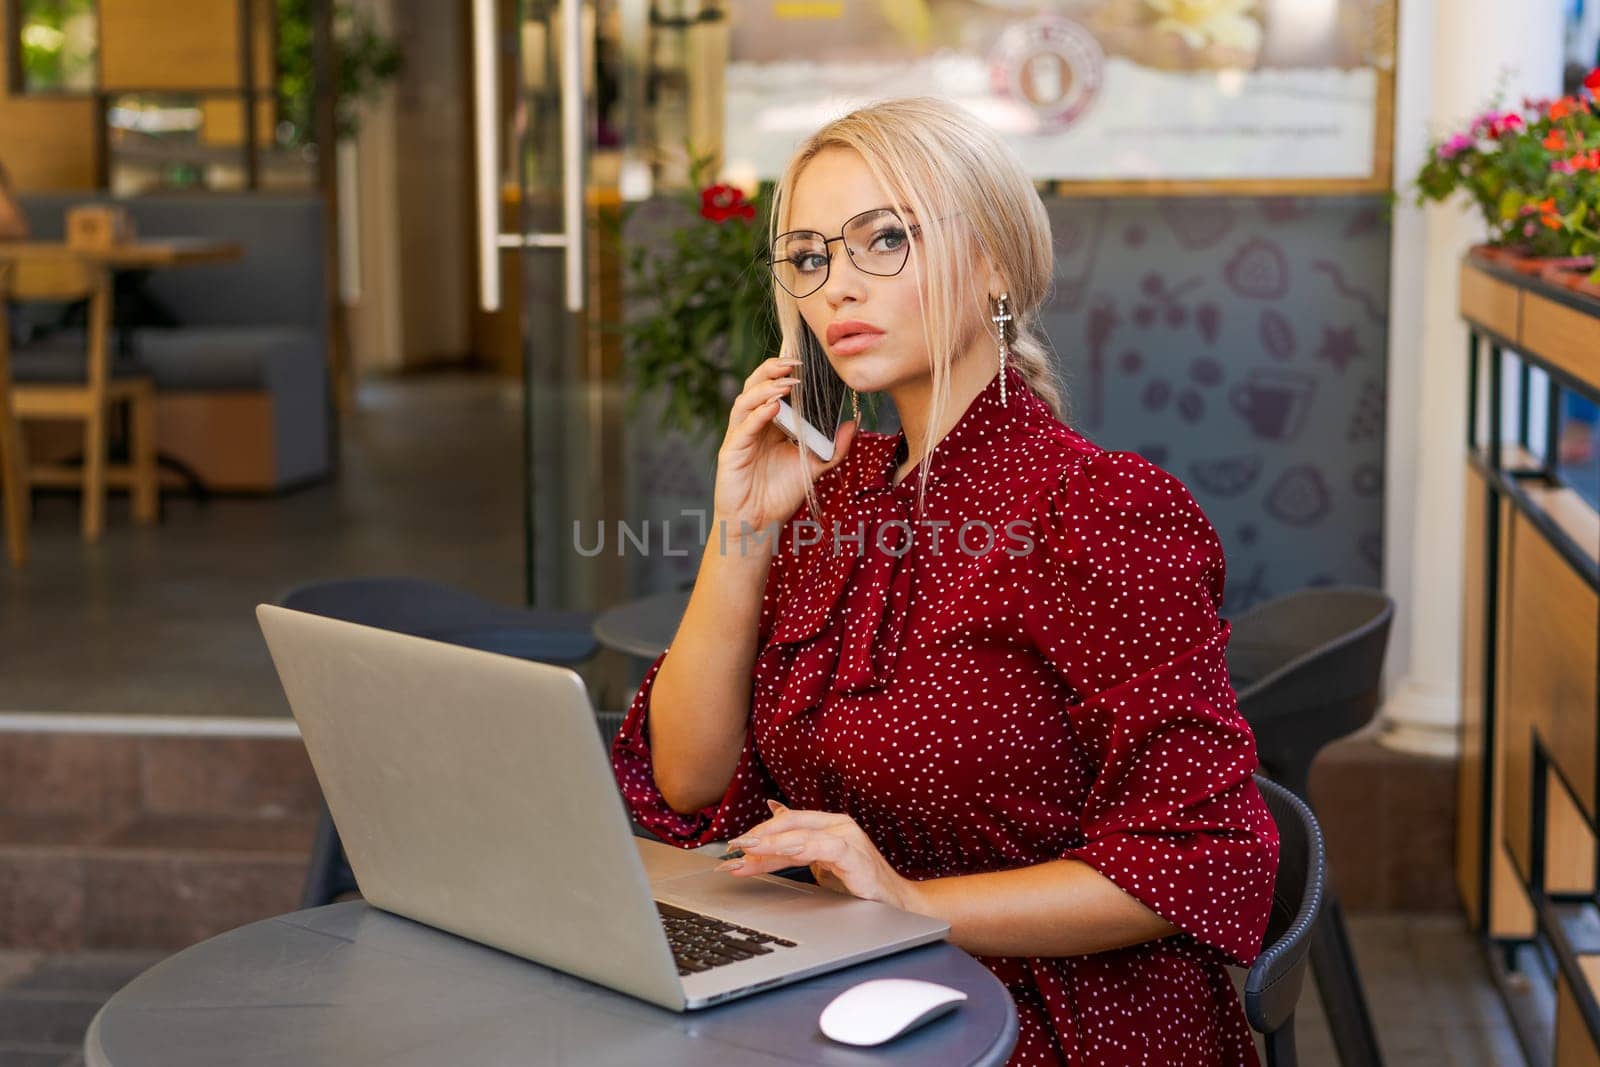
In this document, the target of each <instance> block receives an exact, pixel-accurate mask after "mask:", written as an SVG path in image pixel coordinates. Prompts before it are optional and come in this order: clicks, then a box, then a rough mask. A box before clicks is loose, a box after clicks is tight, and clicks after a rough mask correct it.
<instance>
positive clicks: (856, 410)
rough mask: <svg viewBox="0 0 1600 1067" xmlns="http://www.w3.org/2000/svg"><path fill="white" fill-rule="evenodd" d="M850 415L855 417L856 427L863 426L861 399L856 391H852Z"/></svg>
mask: <svg viewBox="0 0 1600 1067" xmlns="http://www.w3.org/2000/svg"><path fill="white" fill-rule="evenodd" d="M850 414H851V415H852V416H854V418H855V420H856V425H857V426H860V425H861V398H860V397H859V396H857V395H856V391H855V390H854V389H852V390H850Z"/></svg>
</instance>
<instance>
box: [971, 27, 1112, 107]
mask: <svg viewBox="0 0 1600 1067" xmlns="http://www.w3.org/2000/svg"><path fill="white" fill-rule="evenodd" d="M991 57H992V58H991V66H990V77H991V80H992V84H993V87H994V89H995V90H996V91H997V92H999V93H1001V94H1002V95H1005V96H1009V97H1011V98H1012V99H1013V100H1016V101H1018V102H1019V103H1022V104H1025V105H1027V107H1028V109H1029V110H1030V111H1032V112H1033V114H1034V115H1035V116H1036V117H1037V118H1038V120H1039V125H1040V127H1041V128H1042V130H1046V131H1050V130H1061V129H1065V128H1066V127H1068V126H1070V125H1072V124H1073V123H1074V122H1076V121H1077V120H1078V118H1079V116H1081V115H1082V114H1083V113H1084V111H1085V110H1087V109H1088V107H1089V105H1090V104H1092V103H1094V99H1095V97H1096V96H1097V95H1098V94H1099V92H1100V86H1101V83H1102V82H1103V81H1104V80H1105V52H1103V51H1102V50H1101V48H1100V42H1099V41H1097V40H1095V37H1094V34H1092V33H1090V32H1089V31H1088V30H1086V29H1084V28H1083V27H1082V26H1081V25H1079V24H1078V23H1076V22H1073V21H1072V20H1071V19H1067V18H1062V17H1061V16H1059V15H1039V16H1037V17H1036V18H1031V19H1028V20H1026V21H1024V22H1018V23H1014V24H1012V25H1011V26H1008V27H1006V29H1005V30H1004V31H1003V32H1002V33H1001V34H1000V37H999V39H998V40H996V41H995V46H994V49H993V51H992V53H991Z"/></svg>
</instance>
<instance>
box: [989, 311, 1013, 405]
mask: <svg viewBox="0 0 1600 1067" xmlns="http://www.w3.org/2000/svg"><path fill="white" fill-rule="evenodd" d="M1010 299H1011V294H1010V293H1001V294H1000V297H999V299H998V300H996V301H995V303H996V304H998V305H999V310H997V311H996V312H995V313H994V315H993V316H992V317H993V319H994V323H995V325H996V326H998V327H999V328H1000V404H1001V406H1004V405H1005V402H1006V357H1007V356H1008V355H1010V354H1011V344H1010V338H1009V337H1008V336H1007V333H1008V331H1009V330H1010V325H1009V324H1010V322H1011V309H1010V308H1009V307H1007V301H1008V300H1010Z"/></svg>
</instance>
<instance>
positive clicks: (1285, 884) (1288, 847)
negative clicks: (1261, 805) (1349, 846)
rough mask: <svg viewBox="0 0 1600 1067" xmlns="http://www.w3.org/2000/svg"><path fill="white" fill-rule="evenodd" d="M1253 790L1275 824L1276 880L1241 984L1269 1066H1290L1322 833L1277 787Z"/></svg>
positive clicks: (1320, 882) (1323, 872) (1318, 906)
mask: <svg viewBox="0 0 1600 1067" xmlns="http://www.w3.org/2000/svg"><path fill="white" fill-rule="evenodd" d="M1256 785H1257V786H1258V787H1259V788H1260V789H1261V795H1262V797H1264V798H1265V799H1266V802H1267V808H1268V809H1269V810H1271V812H1272V819H1273V821H1274V822H1275V823H1277V824H1278V842H1279V845H1278V875H1277V878H1276V879H1275V880H1274V882H1273V886H1272V914H1271V917H1270V918H1269V919H1268V920H1267V934H1266V937H1265V939H1264V945H1265V947H1264V948H1262V950H1261V955H1260V956H1257V957H1256V961H1255V963H1254V964H1253V965H1252V966H1251V967H1250V973H1249V975H1247V976H1246V978H1245V984H1244V1013H1245V1018H1247V1019H1248V1020H1250V1026H1251V1027H1252V1028H1253V1029H1255V1030H1256V1031H1257V1032H1259V1033H1261V1034H1262V1035H1264V1036H1265V1037H1266V1039H1267V1064H1268V1067H1294V1064H1295V1063H1296V1062H1297V1059H1296V1056H1297V1054H1296V1051H1295V1041H1294V1012H1295V1006H1296V1005H1297V1004H1299V1002H1300V993H1301V990H1302V988H1303V987H1304V985H1305V977H1306V968H1307V966H1308V965H1309V964H1310V952H1311V931H1312V928H1313V926H1314V925H1315V924H1316V921H1317V916H1318V914H1319V913H1320V912H1321V910H1322V899H1323V890H1324V881H1325V878H1326V876H1327V860H1326V857H1325V855H1324V852H1323V847H1322V830H1321V828H1320V827H1318V825H1317V820H1316V817H1315V816H1314V815H1312V814H1311V809H1310V808H1309V807H1307V806H1306V804H1305V802H1304V801H1303V800H1301V799H1300V798H1299V797H1297V796H1295V795H1294V794H1293V793H1291V792H1290V791H1289V790H1287V789H1285V788H1284V787H1283V786H1281V785H1279V784H1278V783H1277V782H1274V781H1271V780H1270V779H1267V778H1263V777H1262V776H1261V775H1256Z"/></svg>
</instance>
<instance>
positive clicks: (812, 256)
mask: <svg viewBox="0 0 1600 1067" xmlns="http://www.w3.org/2000/svg"><path fill="white" fill-rule="evenodd" d="M823 262H825V261H824V260H823V257H822V256H820V255H818V254H817V253H815V252H796V253H795V254H794V255H792V256H790V257H789V263H790V265H792V266H793V267H794V269H795V270H797V271H799V272H800V273H802V274H808V273H810V272H811V271H814V270H821V269H822V264H823ZM808 263H809V264H810V266H807V264H808Z"/></svg>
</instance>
